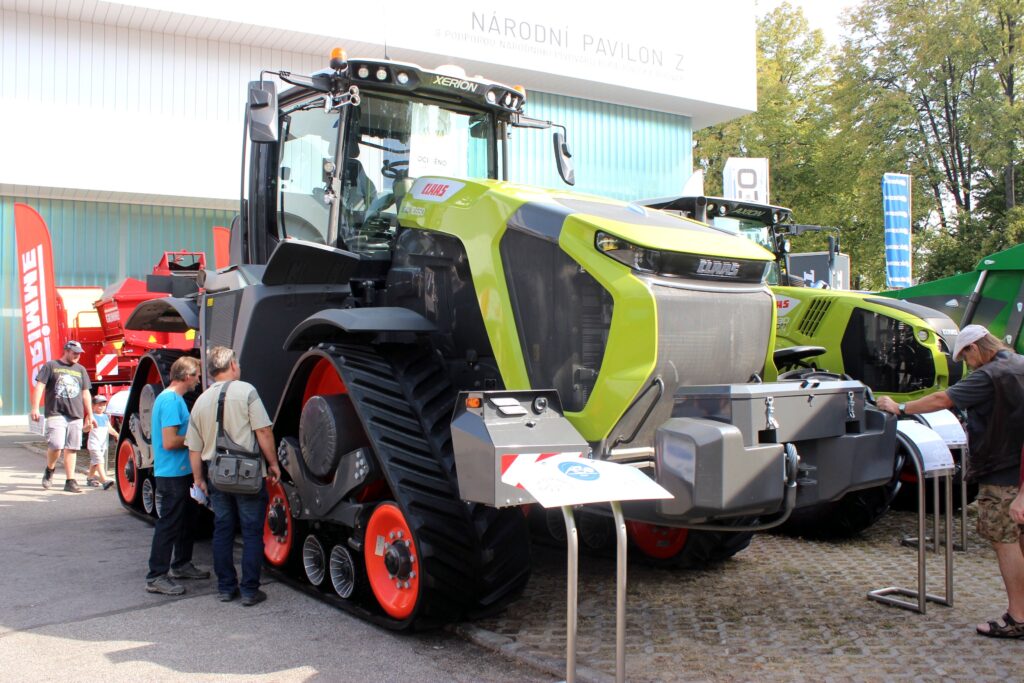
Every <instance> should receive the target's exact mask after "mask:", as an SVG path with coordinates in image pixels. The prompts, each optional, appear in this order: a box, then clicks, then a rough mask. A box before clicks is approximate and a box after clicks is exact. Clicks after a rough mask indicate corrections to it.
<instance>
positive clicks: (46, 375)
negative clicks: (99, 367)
mask: <svg viewBox="0 0 1024 683" xmlns="http://www.w3.org/2000/svg"><path fill="white" fill-rule="evenodd" d="M81 357H82V345H81V344H79V343H78V342H76V341H69V342H67V343H66V344H64V355H63V356H61V357H60V358H57V359H56V360H51V361H47V362H46V364H45V365H43V367H41V368H39V372H38V373H36V385H35V388H34V390H33V391H32V412H31V413H30V416H31V418H32V421H33V422H35V421H37V420H39V418H40V415H39V403H40V401H42V399H43V396H44V395H45V396H46V404H45V410H46V469H45V470H43V488H44V489H48V488H50V486H52V485H53V468H54V466H55V465H56V464H57V458H59V457H60V456H61V454H62V453H63V454H64V473H65V474H66V475H67V479H66V480H65V482H64V490H65V491H68V492H69V493H81V492H82V489H81V488H80V487H79V486H78V482H77V481H75V458H76V456H77V455H78V449H79V448H81V447H82V425H83V422H84V421H88V422H89V424H90V426H91V427H95V426H96V421H95V420H94V419H93V417H92V393H91V392H90V390H91V389H92V384H91V382H90V381H89V373H88V372H86V371H85V368H83V367H82V366H81V365H80V364H79V363H78V359H79V358H81Z"/></svg>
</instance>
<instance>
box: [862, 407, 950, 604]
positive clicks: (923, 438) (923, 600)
mask: <svg viewBox="0 0 1024 683" xmlns="http://www.w3.org/2000/svg"><path fill="white" fill-rule="evenodd" d="M899 431H900V434H901V436H902V437H904V438H901V442H902V443H903V444H904V445H905V446H906V447H907V449H908V450H909V451H910V459H911V462H912V463H913V465H914V470H915V471H916V472H917V478H918V482H919V486H918V488H917V529H918V536H917V537H918V538H919V539H920V538H924V539H926V535H925V534H926V517H927V513H926V510H925V485H926V481H927V480H928V479H931V480H932V481H933V483H934V484H933V485H934V487H935V488H934V490H935V494H936V495H935V496H934V508H935V538H936V543H935V552H936V554H937V553H938V551H939V550H938V549H939V543H938V525H939V522H938V519H939V515H940V509H939V499H938V483H939V479H944V480H945V494H946V495H945V503H946V515H945V548H944V553H945V562H946V592H945V595H943V596H938V595H932V594H930V593H928V592H927V586H928V581H927V575H926V556H925V553H926V551H927V548H926V546H927V540H926V542H925V543H918V544H917V590H913V589H910V588H901V587H899V586H889V587H888V588H879V589H876V590H873V591H869V592H868V594H867V598H868V599H869V600H875V601H877V602H881V603H883V604H886V605H891V606H893V607H900V608H902V609H908V610H911V611H914V612H918V613H920V614H925V613H926V611H927V603H928V602H929V601H931V602H934V603H937V604H939V605H945V606H947V607H952V606H953V474H954V472H955V471H956V468H955V467H954V465H953V456H952V454H951V453H950V452H949V448H948V447H947V446H946V444H945V442H944V441H943V440H942V439H941V437H939V436H938V435H937V434H936V433H935V432H933V431H931V430H930V429H928V428H927V427H925V426H924V425H922V424H920V423H918V422H910V421H903V422H900V423H899ZM895 596H903V597H908V598H916V602H911V601H909V600H903V599H901V598H899V597H895Z"/></svg>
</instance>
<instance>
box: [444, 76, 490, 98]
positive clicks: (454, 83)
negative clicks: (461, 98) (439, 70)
mask: <svg viewBox="0 0 1024 683" xmlns="http://www.w3.org/2000/svg"><path fill="white" fill-rule="evenodd" d="M434 85H439V86H441V87H443V88H451V89H453V90H465V91H466V92H471V93H473V94H476V91H477V90H479V89H480V84H479V83H474V82H473V81H464V80H462V79H461V78H452V77H451V76H434Z"/></svg>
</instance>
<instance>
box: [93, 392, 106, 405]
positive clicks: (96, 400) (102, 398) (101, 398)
mask: <svg viewBox="0 0 1024 683" xmlns="http://www.w3.org/2000/svg"><path fill="white" fill-rule="evenodd" d="M92 402H93V403H106V402H107V397H106V396H104V395H103V394H99V395H98V396H93V398H92Z"/></svg>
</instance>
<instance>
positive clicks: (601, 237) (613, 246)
mask: <svg viewBox="0 0 1024 683" xmlns="http://www.w3.org/2000/svg"><path fill="white" fill-rule="evenodd" d="M594 244H595V245H596V246H597V250H598V251H600V252H601V253H603V254H606V255H608V256H611V257H612V258H613V259H615V260H616V261H618V262H619V263H621V264H623V265H625V266H629V267H630V268H633V269H635V270H642V271H644V272H647V273H658V272H660V271H659V270H658V268H657V266H658V261H659V260H660V259H659V258H658V255H659V254H658V252H657V251H654V250H653V249H644V248H643V247H638V246H636V245H635V244H630V243H629V242H627V241H626V240H624V239H621V238H619V237H616V236H615V235H609V234H608V233H606V232H599V233H597V236H596V237H595V240H594Z"/></svg>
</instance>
